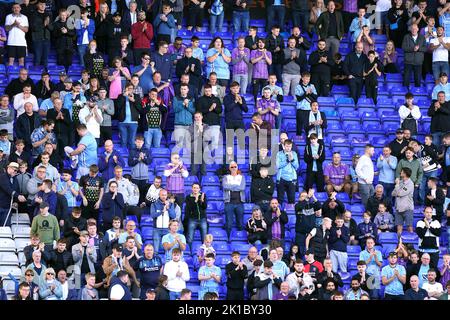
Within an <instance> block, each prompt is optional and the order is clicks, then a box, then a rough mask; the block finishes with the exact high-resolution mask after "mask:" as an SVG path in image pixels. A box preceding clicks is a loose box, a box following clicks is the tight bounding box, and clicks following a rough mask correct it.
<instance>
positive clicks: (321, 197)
mask: <svg viewBox="0 0 450 320" xmlns="http://www.w3.org/2000/svg"><path fill="white" fill-rule="evenodd" d="M315 195H316V198H317V200H319V201H320V202H325V201H327V199H328V195H327V193H326V192H316V194H315Z"/></svg>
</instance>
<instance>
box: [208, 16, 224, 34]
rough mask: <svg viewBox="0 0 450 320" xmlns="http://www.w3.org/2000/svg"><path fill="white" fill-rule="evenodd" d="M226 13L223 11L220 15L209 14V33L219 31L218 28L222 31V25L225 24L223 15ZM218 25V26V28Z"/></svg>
mask: <svg viewBox="0 0 450 320" xmlns="http://www.w3.org/2000/svg"><path fill="white" fill-rule="evenodd" d="M224 15H225V13H224V12H223V11H222V13H221V14H219V15H218V16H216V15H213V14H211V15H210V16H209V33H211V34H212V35H213V34H215V33H216V32H217V29H218V31H219V32H222V25H223V17H224ZM216 26H217V28H216Z"/></svg>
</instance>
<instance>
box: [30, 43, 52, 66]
mask: <svg viewBox="0 0 450 320" xmlns="http://www.w3.org/2000/svg"><path fill="white" fill-rule="evenodd" d="M33 47H34V65H35V66H44V67H47V65H48V53H49V51H50V40H41V41H33Z"/></svg>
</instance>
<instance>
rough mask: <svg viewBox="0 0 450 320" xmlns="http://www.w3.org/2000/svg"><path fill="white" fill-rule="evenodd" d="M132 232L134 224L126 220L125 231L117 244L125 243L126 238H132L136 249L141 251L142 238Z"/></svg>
mask: <svg viewBox="0 0 450 320" xmlns="http://www.w3.org/2000/svg"><path fill="white" fill-rule="evenodd" d="M134 230H136V223H135V222H134V221H133V220H128V221H127V224H126V225H125V231H124V232H123V233H121V234H120V236H119V244H123V243H125V242H126V240H127V238H128V237H132V238H133V239H134V240H135V242H136V246H137V247H138V249H141V248H142V243H143V242H142V237H141V235H140V234H139V233H137V232H135V231H134Z"/></svg>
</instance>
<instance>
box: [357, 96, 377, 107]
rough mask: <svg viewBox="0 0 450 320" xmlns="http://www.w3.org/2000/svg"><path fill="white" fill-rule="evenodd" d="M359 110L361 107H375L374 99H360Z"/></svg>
mask: <svg viewBox="0 0 450 320" xmlns="http://www.w3.org/2000/svg"><path fill="white" fill-rule="evenodd" d="M356 105H357V106H358V108H360V107H375V103H373V99H372V98H362V97H361V98H359V99H358V103H357V104H356Z"/></svg>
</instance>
